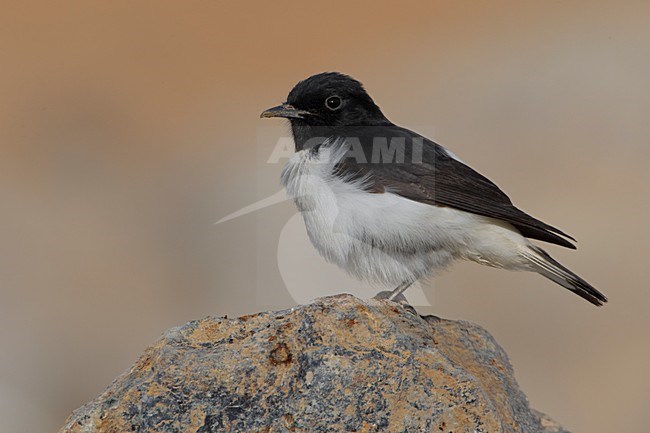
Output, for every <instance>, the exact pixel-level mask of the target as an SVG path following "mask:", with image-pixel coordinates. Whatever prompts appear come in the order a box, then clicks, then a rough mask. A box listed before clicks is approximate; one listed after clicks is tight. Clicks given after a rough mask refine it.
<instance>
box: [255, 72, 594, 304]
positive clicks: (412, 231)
mask: <svg viewBox="0 0 650 433" xmlns="http://www.w3.org/2000/svg"><path fill="white" fill-rule="evenodd" d="M260 117H262V118H282V119H285V120H288V121H289V123H290V127H291V133H292V135H293V141H294V145H295V152H294V153H293V154H292V155H291V156H290V157H289V159H288V161H287V163H286V164H285V166H284V167H283V169H282V173H281V182H282V184H283V186H284V188H285V189H286V191H287V195H288V196H289V197H290V198H291V199H293V201H294V202H295V204H296V206H297V208H298V210H299V211H300V212H301V214H302V217H303V219H304V222H305V227H306V229H307V234H308V237H309V239H310V240H311V243H312V244H313V245H314V247H315V248H316V250H318V252H319V253H320V255H321V256H323V257H324V258H325V259H326V260H327V261H329V262H332V263H334V264H336V265H338V266H339V267H341V268H342V269H344V270H345V271H346V272H348V273H349V274H351V275H353V276H355V277H357V278H360V279H363V280H366V281H370V282H376V283H381V284H385V285H391V286H392V287H395V289H394V290H392V292H390V293H389V294H388V295H387V296H385V298H387V299H389V300H396V299H398V298H399V297H400V296H402V297H403V295H402V294H403V292H404V291H405V290H406V289H407V288H408V287H409V286H411V285H412V284H413V283H414V282H415V281H419V280H426V279H429V278H432V277H434V276H435V275H437V274H438V273H439V272H440V271H442V270H443V269H445V268H447V267H448V266H449V265H450V264H451V263H453V262H455V261H458V260H469V261H473V262H476V263H479V264H481V265H486V266H490V267H494V268H500V269H505V270H511V271H531V272H536V273H538V274H541V275H542V276H544V277H546V278H548V279H549V280H551V281H553V282H555V283H557V284H559V285H560V286H562V287H564V288H566V289H568V290H570V291H571V292H573V293H575V294H576V295H578V296H580V297H582V298H584V299H586V300H587V301H589V302H590V303H592V304H594V305H596V306H601V305H603V304H604V303H605V302H607V298H606V296H605V295H603V294H602V293H601V292H599V291H598V290H597V289H595V288H594V287H593V286H592V285H590V284H589V283H588V282H586V281H585V280H584V279H582V278H581V277H579V276H578V275H576V274H575V273H574V272H572V271H571V270H569V269H568V268H567V267H565V266H564V265H562V264H560V263H559V262H558V261H557V260H555V259H554V258H552V257H551V256H550V254H548V253H547V252H546V251H545V250H543V249H542V248H541V247H540V246H538V245H537V244H534V243H533V242H531V239H534V240H537V241H543V242H547V243H550V244H556V245H559V246H562V247H566V248H571V249H576V247H575V245H574V244H573V243H572V242H571V241H573V242H575V239H574V238H573V237H571V236H569V235H568V234H566V233H564V232H562V231H561V230H559V229H557V228H555V227H553V226H551V225H549V224H546V223H544V222H542V221H540V220H539V219H536V218H534V217H532V216H530V215H528V214H527V213H525V212H524V211H522V210H520V209H518V208H517V207H515V205H514V204H513V203H512V201H511V200H510V198H509V197H508V196H507V195H506V194H505V193H504V192H503V191H502V190H501V189H500V188H499V187H498V186H497V185H496V184H495V183H493V182H492V181H490V180H489V179H488V178H486V177H485V176H483V175H482V174H480V173H478V172H477V171H476V170H474V169H472V168H471V167H470V166H469V165H467V164H466V163H465V162H464V161H463V160H461V159H460V158H459V157H458V156H456V155H455V154H454V153H453V152H451V151H450V150H447V149H446V148H444V147H443V146H441V145H440V144H438V143H436V142H434V141H432V140H430V139H428V138H426V137H424V136H423V135H420V134H418V133H417V132H413V131H411V130H409V129H406V128H403V127H401V126H398V125H396V124H394V123H392V122H391V121H390V120H388V118H386V116H385V115H384V114H383V112H382V110H381V109H380V108H379V106H378V105H377V104H376V103H375V102H374V100H373V99H372V98H371V97H370V95H369V94H368V92H367V91H366V89H365V88H364V86H363V85H362V84H361V83H360V82H359V81H357V80H356V79H354V78H352V77H350V76H348V75H345V74H342V73H339V72H323V73H319V74H316V75H313V76H310V77H309V78H306V79H304V80H302V81H300V82H298V84H296V85H295V86H294V87H293V89H292V90H291V91H290V92H289V94H288V96H287V98H286V102H284V103H282V104H280V105H278V106H276V107H273V108H270V109H268V110H265V111H264V112H262V113H261V115H260Z"/></svg>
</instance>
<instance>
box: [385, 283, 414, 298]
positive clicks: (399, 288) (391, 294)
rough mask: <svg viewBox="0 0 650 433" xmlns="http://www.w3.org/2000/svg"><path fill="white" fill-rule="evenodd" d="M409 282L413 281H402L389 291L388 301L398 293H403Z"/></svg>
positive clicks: (409, 284)
mask: <svg viewBox="0 0 650 433" xmlns="http://www.w3.org/2000/svg"><path fill="white" fill-rule="evenodd" d="M411 284H413V281H404V282H403V283H402V284H400V285H399V286H397V288H396V289H395V290H393V291H392V292H390V295H388V300H389V301H394V300H395V298H397V297H398V296H399V295H401V294H402V293H404V291H405V290H406V289H408V288H409V287H410V286H411Z"/></svg>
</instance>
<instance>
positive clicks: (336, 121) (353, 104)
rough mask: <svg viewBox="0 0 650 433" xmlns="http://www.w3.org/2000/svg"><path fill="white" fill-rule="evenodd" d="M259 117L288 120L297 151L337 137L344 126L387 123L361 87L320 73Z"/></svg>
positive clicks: (343, 77) (334, 74)
mask: <svg viewBox="0 0 650 433" xmlns="http://www.w3.org/2000/svg"><path fill="white" fill-rule="evenodd" d="M261 117H284V118H287V119H289V120H290V121H291V129H292V132H293V137H294V140H295V142H296V149H297V150H301V149H303V148H304V147H305V144H306V143H307V141H308V140H310V139H312V138H317V137H329V136H332V135H339V133H340V132H341V131H343V130H345V129H346V128H348V127H354V126H368V125H386V124H390V122H389V121H388V120H387V119H386V117H384V115H383V113H382V112H381V110H380V109H379V107H378V106H377V105H376V104H375V103H374V101H373V100H372V98H371V97H370V96H369V95H368V93H367V92H366V91H365V89H364V88H363V85H361V83H360V82H358V81H357V80H355V79H353V78H351V77H349V76H347V75H344V74H341V73H338V72H323V73H321V74H317V75H313V76H311V77H309V78H307V79H306V80H303V81H301V82H299V83H298V84H296V86H295V87H294V88H293V89H292V90H291V92H289V96H288V97H287V102H286V103H284V104H282V105H279V106H277V107H273V108H270V109H268V110H266V111H264V112H263V113H262V115H261Z"/></svg>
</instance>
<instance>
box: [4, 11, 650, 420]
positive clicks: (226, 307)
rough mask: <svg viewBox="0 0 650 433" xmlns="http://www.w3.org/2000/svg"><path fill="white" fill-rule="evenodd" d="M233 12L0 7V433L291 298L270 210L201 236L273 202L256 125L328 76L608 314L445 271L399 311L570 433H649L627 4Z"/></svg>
mask: <svg viewBox="0 0 650 433" xmlns="http://www.w3.org/2000/svg"><path fill="white" fill-rule="evenodd" d="M233 3H235V2H219V1H205V2H198V1H195V2H181V1H176V2H168V1H167V2H165V1H156V2H154V1H149V2H145V1H141V2H121V1H110V2H71V1H70V2H47V3H45V2H44V3H42V4H38V3H31V2H22V1H20V2H19V1H4V2H2V5H1V9H0V59H1V60H0V61H1V66H0V146H1V148H0V152H1V153H0V203H1V206H2V208H1V212H0V241H1V244H0V295H1V301H0V348H1V351H2V352H1V353H2V355H1V356H0V422H1V425H0V430H1V431H2V432H4V433H19V432H36V431H42V432H46V431H54V430H56V429H57V428H58V427H59V426H60V425H62V424H63V421H64V419H65V417H66V416H67V415H68V414H69V412H70V411H71V410H73V409H74V408H76V407H78V406H79V405H81V404H82V403H84V402H85V401H87V400H89V399H92V398H94V397H95V396H96V395H97V394H99V393H100V392H101V391H102V389H103V388H104V387H105V386H107V385H108V384H109V383H110V381H111V380H112V379H113V378H114V377H115V376H116V375H118V374H119V373H120V372H122V371H123V370H125V369H126V368H127V367H129V365H130V364H131V363H132V362H133V361H134V360H135V359H136V357H137V356H138V354H139V353H140V352H141V350H142V349H143V348H144V347H145V346H147V345H148V344H149V343H151V342H152V341H153V340H154V339H155V338H156V337H157V336H158V335H159V334H160V333H161V332H163V331H164V330H165V329H167V328H169V327H171V326H175V325H178V324H181V323H183V322H185V321H188V320H191V319H195V318H200V317H203V316H206V315H223V314H228V315H229V316H236V315H239V314H243V313H250V312H255V311H258V310H260V309H264V308H269V306H272V305H274V306H277V305H286V306H289V305H292V302H293V301H292V299H293V298H292V296H291V295H290V294H289V291H287V289H285V286H284V284H283V280H282V278H281V272H280V271H281V270H279V267H280V266H279V265H278V263H279V260H277V259H276V255H277V250H278V244H279V243H282V242H285V241H286V239H293V238H296V243H295V246H294V247H293V248H290V250H292V251H293V252H294V253H296V255H297V256H304V257H309V254H314V253H313V251H312V250H311V247H309V246H308V244H307V242H306V240H305V239H306V238H305V234H304V231H302V232H300V227H299V228H298V229H299V230H298V232H296V231H295V230H294V231H293V232H292V233H294V234H293V235H292V236H293V237H291V236H290V237H289V238H286V237H285V238H284V239H285V240H284V241H283V240H282V236H280V233H281V232H282V231H283V227H285V224H286V223H287V221H289V220H290V219H291V218H292V216H293V215H294V214H295V211H294V209H293V206H292V205H291V204H290V203H283V204H278V205H275V206H272V207H269V208H266V209H263V210H260V211H258V212H256V213H254V214H249V215H247V216H244V217H242V218H239V219H236V220H233V221H229V222H227V223H224V224H220V225H216V226H215V225H214V224H213V222H214V221H216V220H218V219H220V218H222V217H223V216H225V215H227V214H229V213H230V212H233V211H236V210H237V209H239V208H241V207H243V206H246V205H248V204H250V203H253V202H256V201H257V200H259V199H262V198H264V197H267V196H270V195H272V194H273V193H275V192H276V191H277V190H278V189H279V182H278V177H279V171H280V166H279V165H276V164H265V163H264V161H265V158H266V157H268V154H269V153H270V151H271V149H272V147H273V145H274V144H275V141H274V140H275V139H276V138H277V137H279V135H280V134H282V133H283V132H284V131H285V129H283V127H279V125H278V122H276V121H269V120H260V119H258V115H259V113H260V111H261V110H262V109H264V108H267V107H269V106H271V105H274V104H275V103H277V102H280V101H282V100H283V98H284V97H285V96H286V94H287V93H288V91H289V89H290V88H291V86H292V85H293V84H295V83H296V82H297V81H298V80H299V79H301V78H305V77H306V76H308V75H310V74H312V73H316V72H320V71H324V70H340V71H344V72H346V73H349V74H352V75H353V76H355V77H357V78H359V79H360V80H362V81H363V82H364V83H365V84H366V86H367V88H368V89H369V90H370V92H371V94H372V95H373V96H374V98H375V99H376V101H377V102H378V103H379V104H380V105H381V106H382V107H383V109H384V111H385V113H386V114H387V115H388V117H389V118H391V119H392V120H393V121H395V122H396V123H399V124H402V125H404V126H407V127H413V128H418V129H419V130H426V132H427V133H428V134H429V135H430V136H432V138H434V139H436V140H437V141H439V142H441V143H443V144H445V145H446V146H448V147H450V148H451V149H453V150H454V151H455V152H456V153H457V154H458V155H459V156H461V158H463V159H464V160H466V161H467V162H469V163H470V164H471V165H472V166H474V167H475V168H477V169H478V170H480V171H481V172H483V173H485V174H487V175H488V176H489V177H491V178H492V179H494V180H495V181H496V182H497V183H498V184H499V185H501V186H502V187H503V188H504V189H505V190H506V191H507V192H508V193H509V194H510V195H511V197H513V199H514V201H515V202H516V203H517V204H518V205H519V206H520V207H522V208H523V209H525V210H527V211H529V212H531V213H533V214H534V215H536V216H538V217H540V218H542V219H544V220H546V221H548V222H550V223H552V224H554V225H557V226H559V227H561V228H563V229H565V230H567V231H568V232H569V233H571V234H573V235H575V236H576V237H577V238H578V239H579V240H580V244H579V246H580V249H579V251H578V252H572V251H568V250H562V249H560V248H555V247H549V250H550V251H551V252H552V253H553V254H554V255H555V256H557V257H558V258H559V259H561V260H562V261H563V262H565V263H566V264H568V265H569V266H571V267H572V268H573V269H574V270H576V271H577V272H579V273H580V274H582V275H584V276H585V277H586V278H587V279H588V280H590V281H591V282H592V283H593V284H594V285H596V286H597V287H599V288H600V289H602V290H603V291H604V292H605V293H606V294H607V295H608V296H609V297H610V304H609V305H607V306H606V307H605V308H602V309H597V308H595V307H592V306H591V305H589V304H587V303H586V302H584V301H582V300H581V299H579V298H577V297H576V296H573V295H571V294H570V293H568V292H565V291H563V290H562V289H560V288H558V287H557V286H555V285H553V284H551V283H550V282H547V281H546V280H544V279H543V278H540V277H537V276H534V275H530V274H513V273H507V272H502V271H496V270H491V269H487V268H482V267H480V266H477V265H473V264H461V265H459V266H457V267H455V268H454V269H453V270H452V271H451V272H448V273H446V274H445V275H444V276H442V277H441V278H440V279H438V280H437V282H436V284H435V288H434V287H433V286H432V285H431V284H430V285H428V286H425V287H424V292H425V293H426V294H427V296H428V297H429V300H430V301H432V302H434V303H435V307H434V308H422V311H424V312H431V311H435V313H436V314H438V315H441V316H443V317H460V318H465V319H468V320H472V321H475V322H477V323H480V324H482V325H483V326H485V327H487V329H489V330H490V331H491V332H492V333H493V334H494V335H495V336H496V337H497V338H498V340H499V341H500V342H501V343H502V344H503V345H504V346H505V348H506V349H507V351H508V353H509V354H510V356H511V359H512V361H513V363H514V366H515V369H516V372H517V377H518V379H519V382H520V384H521V385H522V387H523V389H524V390H525V391H526V393H527V395H528V396H529V398H530V400H531V402H532V404H533V405H534V406H535V407H537V408H538V409H540V410H543V411H545V412H548V413H549V414H551V415H552V416H554V417H555V418H557V419H558V420H559V421H561V422H562V423H563V424H564V425H566V426H567V427H568V428H570V429H571V430H572V431H574V432H589V433H598V432H628V433H635V432H638V433H643V432H647V431H648V430H647V429H648V425H649V424H650V411H649V408H650V368H648V365H649V361H648V359H650V335H649V332H648V331H649V330H650V315H649V314H648V310H649V309H650V291H649V290H648V287H647V285H648V283H647V281H648V276H649V275H648V274H649V272H648V263H647V262H648V246H647V245H648V241H649V236H648V234H649V229H648V216H649V211H650V200H648V197H649V194H648V193H649V189H648V185H649V182H650V174H649V170H648V162H649V157H650V146H649V145H650V142H649V141H650V140H649V137H650V122H649V121H648V120H649V117H650V116H649V114H650V84H649V81H648V80H649V77H650V55H649V51H648V50H649V47H650V27H649V26H648V17H650V2H646V1H640V2H634V1H622V2H621V1H616V2H614V1H612V2H605V1H583V2H571V1H561V2H558V1H538V2H521V1H508V2H506V1H490V2H474V1H471V2H470V1H453V2H452V1H444V2H442V1H438V2H422V3H411V2H406V3H399V4H398V3H397V2H395V3H377V2H372V3H370V2H368V3H366V4H361V3H359V4H356V5H353V4H351V3H349V2H344V3H339V4H329V3H328V5H327V6H325V5H323V6H319V7H312V8H309V9H308V8H307V7H306V6H305V5H306V4H307V3H306V2H300V3H296V4H291V3H285V2H282V1H275V2H263V3H262V2H258V3H248V4H239V5H235V4H233ZM265 128H271V129H265ZM274 128H275V129H274ZM273 131H275V132H273ZM260 137H265V138H264V139H262V138H260ZM266 139H268V143H267V142H266ZM265 146H268V147H265ZM296 233H297V235H296ZM285 244H286V242H285ZM281 261H282V260H280V262H281ZM283 263H284V262H283ZM282 266H284V267H285V270H284V272H286V266H287V263H284V264H283V265H282ZM289 266H291V263H289ZM326 266H328V265H325V264H324V262H322V261H321V260H320V259H314V261H313V267H314V268H315V269H321V270H322V269H325V270H327V269H330V268H327V267H326ZM291 273H292V275H294V276H295V277H296V278H298V279H300V278H303V279H304V281H309V280H310V278H313V275H312V274H310V273H309V270H308V269H305V268H303V267H302V266H298V267H294V269H293V270H292V272H291ZM325 275H327V274H325ZM323 278H325V279H323ZM341 281H343V284H344V286H343V287H342V286H339V284H340V282H341ZM318 284H319V287H320V286H329V287H330V288H332V287H333V290H334V291H335V292H336V291H352V290H353V289H354V288H355V287H357V286H358V283H356V282H354V281H353V280H345V277H341V276H340V275H338V274H335V273H334V271H332V280H331V281H330V280H327V278H326V277H321V278H318Z"/></svg>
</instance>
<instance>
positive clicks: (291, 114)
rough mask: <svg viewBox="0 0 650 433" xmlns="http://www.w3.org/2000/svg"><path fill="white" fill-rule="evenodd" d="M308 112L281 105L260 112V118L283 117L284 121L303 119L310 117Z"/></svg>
mask: <svg viewBox="0 0 650 433" xmlns="http://www.w3.org/2000/svg"><path fill="white" fill-rule="evenodd" d="M310 114H311V113H310V112H309V111H305V110H299V109H297V108H296V107H294V106H293V105H289V104H282V105H278V106H277V107H273V108H269V109H268V110H266V111H264V112H262V114H260V117H262V118H264V117H284V118H285V119H304V118H305V116H308V115H310Z"/></svg>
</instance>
